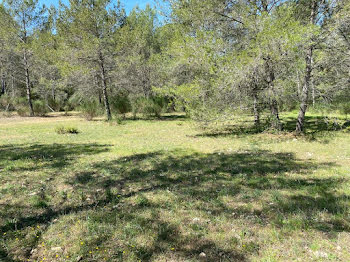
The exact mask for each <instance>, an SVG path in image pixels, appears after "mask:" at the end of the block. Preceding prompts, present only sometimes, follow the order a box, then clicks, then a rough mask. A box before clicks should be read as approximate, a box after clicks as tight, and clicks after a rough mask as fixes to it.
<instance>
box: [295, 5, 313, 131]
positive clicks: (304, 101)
mask: <svg viewBox="0 0 350 262" xmlns="http://www.w3.org/2000/svg"><path fill="white" fill-rule="evenodd" d="M316 8H317V3H316V0H312V3H311V14H310V24H314V23H315V20H316ZM313 50H314V47H313V44H310V46H309V47H308V49H307V51H306V58H305V60H306V68H305V83H304V86H303V90H302V92H301V97H300V98H301V101H300V110H299V115H298V119H297V125H296V130H295V131H296V133H297V134H300V133H303V132H304V124H305V113H306V110H307V106H308V100H309V92H310V87H311V81H312V56H313Z"/></svg>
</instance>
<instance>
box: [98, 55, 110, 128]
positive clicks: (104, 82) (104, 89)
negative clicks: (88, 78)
mask: <svg viewBox="0 0 350 262" xmlns="http://www.w3.org/2000/svg"><path fill="white" fill-rule="evenodd" d="M99 56H100V69H101V78H102V94H103V100H104V104H105V110H106V116H107V120H108V121H109V120H112V114H111V108H110V106H109V101H108V93H107V79H106V71H105V66H104V59H103V56H102V54H101V53H100V54H99Z"/></svg>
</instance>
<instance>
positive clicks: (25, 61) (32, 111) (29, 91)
mask: <svg viewBox="0 0 350 262" xmlns="http://www.w3.org/2000/svg"><path fill="white" fill-rule="evenodd" d="M23 61H24V73H25V78H26V88H27V100H28V105H29V113H30V116H34V109H33V104H32V93H31V89H30V78H29V68H28V60H27V50H24V55H23Z"/></svg>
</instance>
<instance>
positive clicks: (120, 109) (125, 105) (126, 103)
mask: <svg viewBox="0 0 350 262" xmlns="http://www.w3.org/2000/svg"><path fill="white" fill-rule="evenodd" d="M111 102H112V103H111V106H112V109H113V110H114V111H115V112H117V113H118V114H122V115H123V117H124V118H125V114H126V113H128V112H130V111H132V106H131V102H130V99H129V97H128V95H127V94H125V93H119V94H117V95H116V96H114V97H113V98H112V99H111Z"/></svg>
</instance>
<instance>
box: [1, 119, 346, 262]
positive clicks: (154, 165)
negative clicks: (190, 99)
mask: <svg viewBox="0 0 350 262" xmlns="http://www.w3.org/2000/svg"><path fill="white" fill-rule="evenodd" d="M288 117H291V116H290V115H288V116H284V120H285V121H286V122H287V121H288ZM294 117H295V116H294ZM312 121H314V122H312ZM317 121H318V118H317V117H316V116H313V117H310V118H309V123H310V126H312V125H311V123H316V122H317ZM58 126H66V127H70V128H76V129H77V130H78V133H77V134H58V133H57V132H56V131H55V130H56V129H57V127H58ZM318 130H319V128H318ZM349 144H350V134H349V133H346V132H343V131H325V130H324V131H322V132H319V133H312V135H310V136H305V137H301V138H296V137H294V136H293V135H291V134H283V133H282V134H271V133H260V134H254V133H247V134H244V135H238V134H235V132H232V130H230V132H228V131H227V130H226V131H225V132H212V133H210V132H208V131H206V132H203V131H202V130H199V129H198V128H196V127H195V125H194V124H193V123H192V122H191V121H190V120H187V119H186V118H184V117H182V116H181V115H178V116H168V117H164V118H163V119H161V120H136V121H131V120H127V121H124V122H123V124H122V125H118V124H116V123H114V122H112V123H108V122H104V121H90V122H88V121H85V120H82V119H80V118H78V117H75V116H71V117H63V116H57V115H56V116H52V117H47V118H2V119H0V179H1V184H0V234H1V236H0V237H1V238H0V241H1V242H0V261H4V262H5V261H11V262H13V261H72V262H73V261H130V262H131V261H164V262H165V261H168V262H170V261H174V262H175V261H176V262H179V261H213V262H214V261H350V246H349V242H350V183H349V178H350V176H349V174H350V147H349Z"/></svg>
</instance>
